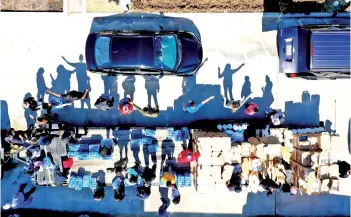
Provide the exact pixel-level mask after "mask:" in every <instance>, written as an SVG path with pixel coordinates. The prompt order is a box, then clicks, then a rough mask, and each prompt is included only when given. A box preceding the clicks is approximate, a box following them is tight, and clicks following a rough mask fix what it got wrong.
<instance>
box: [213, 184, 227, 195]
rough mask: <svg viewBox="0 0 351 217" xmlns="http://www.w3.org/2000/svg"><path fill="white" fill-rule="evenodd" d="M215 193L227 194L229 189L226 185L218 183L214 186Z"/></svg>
mask: <svg viewBox="0 0 351 217" xmlns="http://www.w3.org/2000/svg"><path fill="white" fill-rule="evenodd" d="M214 192H216V193H227V192H229V189H228V188H227V186H226V185H225V183H222V182H218V183H217V182H216V183H215V185H214Z"/></svg>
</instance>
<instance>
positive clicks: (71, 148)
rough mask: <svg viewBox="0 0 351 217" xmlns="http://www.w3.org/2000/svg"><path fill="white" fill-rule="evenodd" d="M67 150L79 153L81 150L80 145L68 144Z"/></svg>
mask: <svg viewBox="0 0 351 217" xmlns="http://www.w3.org/2000/svg"><path fill="white" fill-rule="evenodd" d="M67 148H68V151H78V150H79V148H80V145H77V144H68V146H67Z"/></svg>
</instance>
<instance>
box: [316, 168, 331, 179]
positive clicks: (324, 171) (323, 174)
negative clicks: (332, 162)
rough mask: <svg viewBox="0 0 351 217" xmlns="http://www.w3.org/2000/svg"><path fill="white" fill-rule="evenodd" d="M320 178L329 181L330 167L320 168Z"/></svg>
mask: <svg viewBox="0 0 351 217" xmlns="http://www.w3.org/2000/svg"><path fill="white" fill-rule="evenodd" d="M318 174H319V175H318V177H319V178H320V179H321V180H323V179H329V166H320V167H319V170H318Z"/></svg>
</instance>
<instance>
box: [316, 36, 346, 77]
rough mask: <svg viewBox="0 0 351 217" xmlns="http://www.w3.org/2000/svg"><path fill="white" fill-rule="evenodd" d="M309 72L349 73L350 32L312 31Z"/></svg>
mask: <svg viewBox="0 0 351 217" xmlns="http://www.w3.org/2000/svg"><path fill="white" fill-rule="evenodd" d="M310 43H311V44H310V46H311V47H310V71H312V72H350V32H349V31H346V30H345V31H340V30H327V31H312V33H311V39H310Z"/></svg>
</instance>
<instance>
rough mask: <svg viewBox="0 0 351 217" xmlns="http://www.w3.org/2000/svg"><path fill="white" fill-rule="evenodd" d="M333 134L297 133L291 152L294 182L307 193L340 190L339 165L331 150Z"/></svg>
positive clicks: (294, 136)
mask: <svg viewBox="0 0 351 217" xmlns="http://www.w3.org/2000/svg"><path fill="white" fill-rule="evenodd" d="M331 139H332V136H331V135H330V134H329V133H327V132H323V133H318V134H295V135H293V138H292V143H293V145H294V150H293V152H292V154H291V161H290V165H291V169H292V172H293V175H294V177H293V184H294V185H295V186H298V187H299V188H300V190H301V191H303V192H305V193H307V194H318V193H320V192H330V191H337V190H338V185H339V182H338V175H339V167H338V165H337V164H335V160H334V157H333V154H332V152H331Z"/></svg>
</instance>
